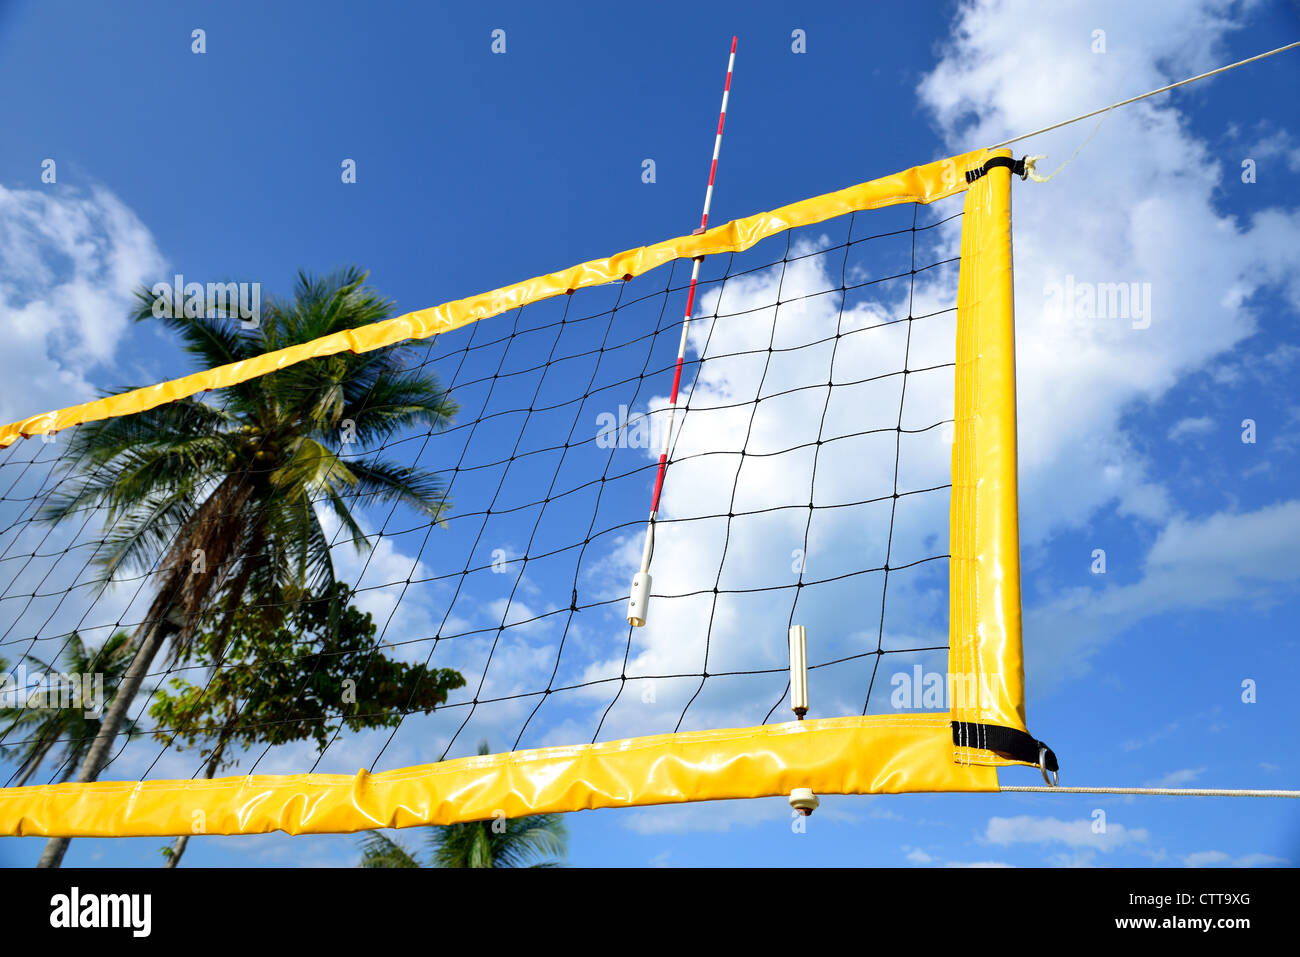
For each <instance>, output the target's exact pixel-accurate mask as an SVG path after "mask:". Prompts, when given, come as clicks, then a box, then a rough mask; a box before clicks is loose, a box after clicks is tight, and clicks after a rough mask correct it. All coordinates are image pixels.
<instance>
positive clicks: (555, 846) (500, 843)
mask: <svg viewBox="0 0 1300 957" xmlns="http://www.w3.org/2000/svg"><path fill="white" fill-rule="evenodd" d="M478 753H479V754H488V753H489V751H488V746H487V744H486V743H484V744H481V745H479V750H478ZM568 837H569V834H568V828H566V827H565V825H564V818H563V816H562V815H559V814H534V815H530V816H529V817H516V818H500V817H496V818H493V819H492V820H490V821H468V822H466V823H464V824H445V825H435V826H434V827H431V828H430V829H429V858H428V860H429V864H428V866H429V867H559V866H560V864H561V863H562V859H563V857H564V854H565V850H566V847H567V844H568ZM361 850H362V856H361V863H360V865H358V866H360V867H420V866H421V864H420V862H419V861H418V860H416V858H415V855H414V854H413V853H412V852H411V851H410V850H408V849H407V848H405V847H403V846H402V845H401V844H398V843H397V842H396V841H394V840H392V839H391V838H388V837H385V836H384V835H383V834H380V833H379V832H378V831H369V832H367V833H366V834H364V835H362V838H361Z"/></svg>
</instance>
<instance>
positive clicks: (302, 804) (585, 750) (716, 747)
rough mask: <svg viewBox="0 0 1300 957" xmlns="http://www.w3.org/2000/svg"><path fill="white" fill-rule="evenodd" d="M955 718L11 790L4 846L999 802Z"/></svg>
mask: <svg viewBox="0 0 1300 957" xmlns="http://www.w3.org/2000/svg"><path fill="white" fill-rule="evenodd" d="M951 752H952V725H951V723H950V720H949V716H948V715H947V714H914V715H882V716H876V717H872V716H868V717H853V718H825V719H820V720H811V721H792V722H787V723H785V724H769V725H761V726H759V727H756V728H738V729H737V728H733V729H725V730H718V731H692V732H684V733H679V734H661V735H653V736H650V737H644V738H628V739H625V740H622V741H609V742H604V743H600V744H584V745H576V746H572V747H561V748H538V749H534V750H529V751H514V752H511V753H509V754H492V755H484V756H479V757H471V758H459V759H456V760H454V761H444V762H442V763H440V764H427V765H423V766H420V767H412V768H403V769H402V770H399V771H385V772H381V773H379V774H368V773H366V772H365V771H358V772H357V774H356V775H354V776H351V777H349V776H348V775H344V774H293V775H262V776H256V775H253V776H248V777H235V778H214V779H212V780H189V781H140V782H109V781H105V782H97V783H94V784H46V785H39V786H36V787H22V788H7V789H4V790H0V834H9V835H16V836H22V835H43V836H47V837H50V836H63V837H147V836H163V835H177V834H265V833H268V832H271V831H284V832H286V833H288V834H327V833H348V832H353V831H362V830H368V829H373V828H378V827H416V826H419V825H427V824H452V823H456V822H458V821H472V820H484V819H488V818H491V817H494V816H499V815H501V814H504V815H506V816H507V817H519V816H522V815H528V814H542V813H547V812H552V811H576V810H584V809H591V808H602V807H631V806H641V805H652V804H675V803H682V802H686V801H719V800H726V799H729V798H756V797H774V796H785V795H788V794H789V793H790V791H792V790H793V789H795V788H804V787H806V788H812V789H813V791H815V792H817V793H819V794H892V793H900V792H916V791H922V792H924V791H931V792H934V791H967V792H970V791H996V790H997V789H998V781H997V771H996V769H995V768H992V767H983V766H979V765H972V766H963V765H960V764H956V763H954V762H953V760H952V754H951Z"/></svg>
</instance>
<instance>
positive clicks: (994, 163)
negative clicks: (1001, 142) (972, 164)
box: [966, 156, 1025, 183]
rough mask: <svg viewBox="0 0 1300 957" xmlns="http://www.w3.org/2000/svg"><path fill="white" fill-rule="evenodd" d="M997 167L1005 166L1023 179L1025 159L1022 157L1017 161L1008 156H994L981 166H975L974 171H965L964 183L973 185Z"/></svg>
mask: <svg viewBox="0 0 1300 957" xmlns="http://www.w3.org/2000/svg"><path fill="white" fill-rule="evenodd" d="M999 166H1005V167H1006V168H1007V169H1009V170H1011V172H1012V173H1014V174H1015V175H1016V176H1019V177H1020V178H1021V179H1024V178H1025V158H1024V157H1023V156H1022V157H1020V159H1018V160H1013V159H1012V158H1011V157H1010V156H995V157H993V158H992V159H991V160H989V161H988V162H986V163H985V164H984V165H983V166H977V167H976V168H975V169H968V170H967V171H966V182H968V183H973V182H975V181H976V180H977V179H979V178H980V177H981V176H983V175H984V174H985V173H987V172H988V171H989V170H991V169H996V168H997V167H999Z"/></svg>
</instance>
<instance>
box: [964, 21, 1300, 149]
mask: <svg viewBox="0 0 1300 957" xmlns="http://www.w3.org/2000/svg"><path fill="white" fill-rule="evenodd" d="M1296 47H1300V40H1297V41H1296V42H1294V43H1288V44H1287V45H1286V46H1284V47H1278V48H1277V49H1276V50H1269V51H1268V52H1267V53H1261V54H1259V55H1258V56H1253V57H1250V58H1249V59H1246V60H1238V61H1237V62H1236V63H1229V64H1228V65H1227V66H1221V67H1219V68H1218V69H1217V70H1211V71H1210V72H1209V73H1202V74H1200V75H1199V76H1189V77H1188V78H1187V79H1185V80H1179V81H1178V82H1177V83H1170V84H1169V85H1168V86H1162V87H1161V88H1160V89H1158V90H1152V91H1151V92H1150V93H1143V94H1141V95H1140V96H1130V97H1129V98H1128V99H1127V100H1120V101H1119V102H1118V103H1112V104H1111V105H1110V106H1103V107H1102V108H1101V109H1098V110H1093V111H1092V112H1091V113H1084V114H1082V115H1080V116H1076V117H1074V118H1073V119H1069V120H1062V121H1061V122H1060V123H1053V124H1052V125H1051V126H1044V127H1043V128H1042V129H1041V130H1034V131H1033V132H1032V133H1022V134H1020V135H1019V136H1013V137H1012V138H1011V139H1009V140H1003V141H1002V142H1001V143H994V144H993V145H992V146H990V147H989V149H991V150H995V149H998V148H999V147H1003V146H1010V145H1011V144H1012V143H1019V142H1020V141H1021V140H1027V139H1029V137H1031V136H1037V135H1038V134H1039V133H1050V132H1051V131H1052V130H1059V129H1060V128H1061V127H1062V126H1069V125H1070V124H1071V123H1078V122H1079V121H1080V120H1086V119H1088V118H1089V117H1091V116H1096V115H1097V114H1098V113H1105V112H1106V111H1107V110H1113V109H1115V108H1116V107H1119V106H1128V105H1129V104H1130V103H1136V102H1137V101H1138V100H1145V99H1146V98H1147V97H1149V96H1155V95H1156V94H1157V93H1165V92H1167V91H1168V90H1172V89H1174V88H1175V87H1180V86H1186V85H1187V84H1188V83H1195V82H1196V81H1197V80H1204V79H1205V78H1206V77H1209V76H1215V75H1216V74H1219V73H1226V72H1228V71H1229V70H1235V69H1236V68H1237V67H1239V66H1245V65H1246V64H1247V63H1254V62H1255V61H1256V60H1262V59H1264V58H1265V57H1270V56H1273V54H1275V53H1285V52H1286V51H1287V50H1294V49H1295V48H1296Z"/></svg>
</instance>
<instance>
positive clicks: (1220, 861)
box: [1183, 851, 1290, 867]
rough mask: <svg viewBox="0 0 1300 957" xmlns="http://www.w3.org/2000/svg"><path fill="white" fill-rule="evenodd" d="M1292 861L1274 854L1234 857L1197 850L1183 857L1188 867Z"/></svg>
mask: <svg viewBox="0 0 1300 957" xmlns="http://www.w3.org/2000/svg"><path fill="white" fill-rule="evenodd" d="M1289 863H1290V861H1288V860H1287V859H1286V858H1284V857H1276V856H1274V855H1272V854H1242V855H1240V856H1238V857H1233V856H1232V855H1231V854H1227V853H1224V852H1223V851H1196V852H1195V853H1192V854H1188V855H1187V856H1186V857H1184V858H1183V864H1184V865H1185V866H1186V867H1286V866H1287V865H1288V864H1289Z"/></svg>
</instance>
